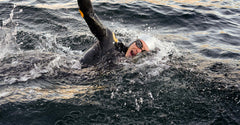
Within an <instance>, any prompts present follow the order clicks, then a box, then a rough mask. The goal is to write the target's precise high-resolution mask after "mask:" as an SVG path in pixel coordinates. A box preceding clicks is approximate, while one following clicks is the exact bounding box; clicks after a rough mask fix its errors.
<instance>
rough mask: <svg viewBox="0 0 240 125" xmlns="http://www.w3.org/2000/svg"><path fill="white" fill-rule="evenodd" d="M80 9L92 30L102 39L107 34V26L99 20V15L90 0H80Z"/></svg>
mask: <svg viewBox="0 0 240 125" xmlns="http://www.w3.org/2000/svg"><path fill="white" fill-rule="evenodd" d="M78 6H79V11H80V13H81V16H82V17H83V18H84V20H85V21H86V22H87V24H88V27H89V28H90V30H91V32H92V33H93V34H94V35H95V36H96V37H97V38H98V40H99V41H102V40H103V38H104V37H105V36H106V28H105V27H104V26H103V25H102V23H101V22H100V21H99V19H98V17H97V15H96V14H95V13H94V10H93V7H92V4H91V1H90V0H78Z"/></svg>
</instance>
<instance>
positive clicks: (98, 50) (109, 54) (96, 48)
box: [78, 0, 149, 67]
mask: <svg viewBox="0 0 240 125" xmlns="http://www.w3.org/2000/svg"><path fill="white" fill-rule="evenodd" d="M78 6H79V12H80V14H81V16H82V17H83V18H84V20H85V21H86V23H87V25H88V27H89V28H90V30H91V32H92V33H93V35H94V36H95V37H96V38H97V40H98V42H97V43H95V44H94V45H93V46H92V47H91V48H90V49H89V50H88V51H87V52H86V53H85V55H84V57H83V58H82V59H81V63H82V65H83V67H87V66H89V65H94V64H97V63H98V62H100V61H104V62H106V61H111V60H113V59H114V58H116V57H117V56H119V55H123V56H125V57H127V58H128V57H133V56H136V55H137V54H138V53H141V52H143V51H149V48H148V46H147V44H146V43H145V42H144V41H143V40H141V39H137V40H136V41H134V42H132V43H131V44H130V45H129V46H128V47H126V46H125V45H124V44H123V43H121V42H119V41H118V39H117V38H116V37H115V34H114V33H113V32H112V31H111V30H109V29H108V28H106V27H104V26H103V24H102V23H101V22H100V21H99V19H98V17H97V15H96V14H95V13H94V10H93V7H92V3H91V1H90V0H78Z"/></svg>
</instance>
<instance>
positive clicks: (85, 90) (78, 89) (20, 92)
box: [0, 81, 104, 105]
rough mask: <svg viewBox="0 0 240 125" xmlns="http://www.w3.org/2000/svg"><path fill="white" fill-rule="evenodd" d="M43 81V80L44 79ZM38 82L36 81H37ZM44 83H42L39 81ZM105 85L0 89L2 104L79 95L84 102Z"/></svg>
mask: <svg viewBox="0 0 240 125" xmlns="http://www.w3.org/2000/svg"><path fill="white" fill-rule="evenodd" d="M42 82H43V81H42ZM35 84H36V83H35ZM39 84H42V83H39ZM103 89H104V88H103V87H100V86H99V87H97V86H90V85H81V86H80V85H57V86H51V87H50V88H43V86H41V87H40V86H31V87H20V86H19V87H17V88H16V87H15V86H12V87H11V86H9V87H8V88H5V89H2V90H0V93H1V95H0V98H1V100H0V105H2V104H6V103H9V102H13V103H17V102H21V103H27V102H31V101H37V100H39V99H44V100H48V101H51V100H54V101H56V102H61V100H64V99H72V98H74V97H76V95H81V96H80V97H79V96H78V97H77V98H78V99H82V100H81V101H82V102H81V103H84V102H86V101H84V100H85V99H86V98H84V97H85V96H90V95H91V94H93V93H94V92H96V91H100V90H103ZM89 103H90V102H89Z"/></svg>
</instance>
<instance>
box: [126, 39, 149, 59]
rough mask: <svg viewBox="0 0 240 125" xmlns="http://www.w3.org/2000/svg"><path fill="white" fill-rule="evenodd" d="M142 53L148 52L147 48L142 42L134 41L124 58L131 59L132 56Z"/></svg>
mask: <svg viewBox="0 0 240 125" xmlns="http://www.w3.org/2000/svg"><path fill="white" fill-rule="evenodd" d="M142 51H149V49H148V46H147V45H146V43H145V42H144V41H142V40H136V41H135V42H133V43H132V44H131V45H130V46H129V47H128V50H127V52H126V54H125V56H126V57H133V56H136V55H137V54H138V53H141V52H142Z"/></svg>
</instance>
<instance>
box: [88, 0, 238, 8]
mask: <svg viewBox="0 0 240 125" xmlns="http://www.w3.org/2000/svg"><path fill="white" fill-rule="evenodd" d="M93 1H97V2H109V1H106V0H93ZM139 1H146V2H150V3H154V4H158V5H165V6H171V7H173V8H179V9H181V8H182V7H181V5H194V6H205V7H211V6H212V7H217V8H240V2H239V1H236V0H204V1H203V0H113V2H116V3H131V2H139Z"/></svg>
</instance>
